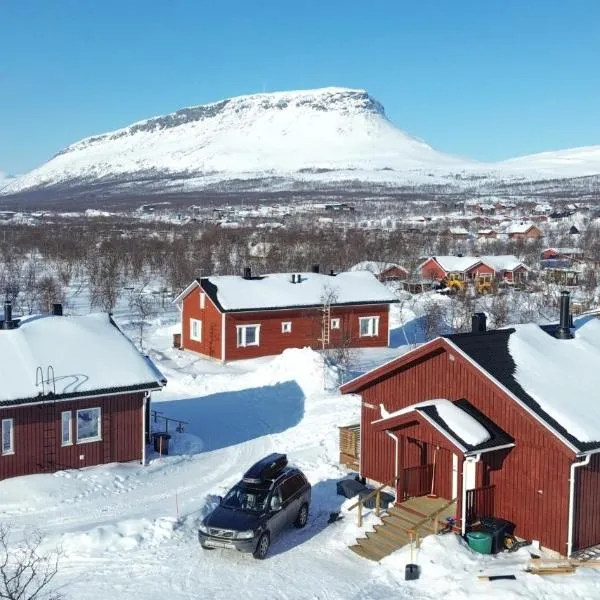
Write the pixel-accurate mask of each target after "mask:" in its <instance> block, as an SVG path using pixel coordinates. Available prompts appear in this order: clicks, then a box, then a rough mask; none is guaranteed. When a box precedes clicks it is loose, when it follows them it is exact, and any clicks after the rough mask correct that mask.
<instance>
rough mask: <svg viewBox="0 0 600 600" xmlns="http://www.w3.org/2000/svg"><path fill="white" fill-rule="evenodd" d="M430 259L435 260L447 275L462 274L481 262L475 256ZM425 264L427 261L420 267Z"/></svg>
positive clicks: (435, 257)
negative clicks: (452, 272)
mask: <svg viewBox="0 0 600 600" xmlns="http://www.w3.org/2000/svg"><path fill="white" fill-rule="evenodd" d="M431 258H433V259H434V260H436V261H437V263H438V264H439V265H440V267H442V269H444V271H446V272H447V273H450V272H451V271H458V272H459V273H462V272H464V271H467V270H468V269H470V268H472V267H474V266H475V265H476V264H478V263H479V262H481V260H480V259H479V258H478V257H476V256H432V257H431ZM427 260H429V259H427ZM426 262H427V261H425V262H424V263H422V264H421V265H420V266H421V267H422V266H423V265H424V264H425V263H426Z"/></svg>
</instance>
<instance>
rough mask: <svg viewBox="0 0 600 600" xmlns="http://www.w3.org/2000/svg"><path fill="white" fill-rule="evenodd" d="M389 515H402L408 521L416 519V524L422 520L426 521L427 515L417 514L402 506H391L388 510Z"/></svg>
mask: <svg viewBox="0 0 600 600" xmlns="http://www.w3.org/2000/svg"><path fill="white" fill-rule="evenodd" d="M387 512H388V514H390V515H401V516H402V517H404V518H407V519H414V521H415V523H416V522H417V521H421V520H422V519H424V518H425V517H426V516H427V515H424V514H422V513H420V512H417V511H415V510H412V509H410V508H406V507H404V506H402V505H397V504H396V505H393V506H389V507H388V509H387Z"/></svg>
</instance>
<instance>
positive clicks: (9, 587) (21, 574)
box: [0, 523, 61, 600]
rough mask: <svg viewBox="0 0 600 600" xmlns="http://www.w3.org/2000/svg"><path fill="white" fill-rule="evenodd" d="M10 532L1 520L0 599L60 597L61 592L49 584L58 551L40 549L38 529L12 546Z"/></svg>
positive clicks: (55, 566)
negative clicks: (51, 587)
mask: <svg viewBox="0 0 600 600" xmlns="http://www.w3.org/2000/svg"><path fill="white" fill-rule="evenodd" d="M10 532H11V530H10V527H9V526H7V525H4V524H1V523H0V599H1V600H59V599H60V598H61V596H60V595H59V594H57V593H56V592H53V591H52V590H51V589H50V584H51V583H52V580H53V579H54V577H55V576H56V574H57V573H58V563H59V559H60V557H61V551H60V550H54V551H51V552H44V551H42V548H41V546H42V541H43V537H42V535H41V534H40V532H39V531H34V532H33V533H31V534H29V535H28V536H26V537H25V539H24V540H23V542H22V543H21V544H20V545H18V546H16V547H14V548H12V547H10V545H9V538H10Z"/></svg>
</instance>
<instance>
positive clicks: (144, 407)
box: [142, 392, 150, 467]
mask: <svg viewBox="0 0 600 600" xmlns="http://www.w3.org/2000/svg"><path fill="white" fill-rule="evenodd" d="M149 397H150V394H149V393H148V392H146V393H145V394H144V398H143V400H142V466H143V467H145V466H146V399H147V398H149Z"/></svg>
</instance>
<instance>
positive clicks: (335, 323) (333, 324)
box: [331, 319, 340, 329]
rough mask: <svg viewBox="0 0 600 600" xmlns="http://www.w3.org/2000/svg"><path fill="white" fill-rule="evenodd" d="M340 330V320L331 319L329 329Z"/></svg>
mask: <svg viewBox="0 0 600 600" xmlns="http://www.w3.org/2000/svg"><path fill="white" fill-rule="evenodd" d="M339 328H340V320H339V319H331V329H339Z"/></svg>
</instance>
